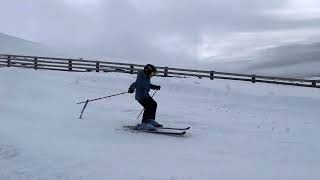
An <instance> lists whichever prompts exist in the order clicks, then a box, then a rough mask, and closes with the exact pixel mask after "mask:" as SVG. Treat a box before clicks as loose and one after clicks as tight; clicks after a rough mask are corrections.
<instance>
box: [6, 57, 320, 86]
mask: <svg viewBox="0 0 320 180" xmlns="http://www.w3.org/2000/svg"><path fill="white" fill-rule="evenodd" d="M0 67H20V68H32V69H35V70H38V69H45V70H55V71H74V72H91V71H94V72H121V73H130V74H136V73H137V72H138V71H140V70H142V69H143V67H144V65H140V64H128V63H118V62H106V61H92V60H83V59H65V58H53V57H39V56H21V55H10V54H0ZM157 68H158V76H162V77H172V76H179V77H190V76H191V77H198V78H209V79H211V80H213V79H226V80H237V81H247V82H252V83H256V82H260V83H271V84H282V85H291V86H300V87H311V88H320V80H306V79H297V78H283V77H272V76H259V75H255V74H238V73H226V72H218V71H205V70H193V69H181V68H171V67H157Z"/></svg>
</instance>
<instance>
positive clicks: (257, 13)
mask: <svg viewBox="0 0 320 180" xmlns="http://www.w3.org/2000/svg"><path fill="white" fill-rule="evenodd" d="M81 1H82V2H85V1H86V0H81ZM291 1H292V0H270V1H265V0H245V1H239V0H224V1H222V0H197V1H191V0H190V1H182V0H180V1H169V0H162V1H161V0H106V1H103V0H101V1H99V0H97V1H95V3H88V4H87V5H81V4H79V2H80V0H75V1H70V0H69V1H67V0H58V1H43V0H33V1H24V2H21V1H18V0H10V1H9V0H3V1H2V2H1V5H2V9H3V10H2V11H1V12H0V21H1V22H2V23H1V25H0V26H2V27H1V28H0V32H5V33H8V34H12V35H15V36H19V37H22V38H26V39H29V40H33V41H38V42H42V43H46V44H49V45H54V46H57V47H60V48H63V49H66V50H68V51H69V52H71V53H72V54H74V55H75V56H89V57H113V58H116V59H124V60H127V61H137V62H138V61H139V62H146V61H151V62H157V64H161V63H162V64H166V65H167V64H169V65H170V64H174V63H177V64H179V63H180V64H181V62H184V63H186V62H187V63H190V64H192V63H194V61H195V60H199V59H201V58H204V56H202V55H201V54H203V52H204V51H207V53H208V54H209V55H207V57H206V58H208V57H210V56H213V57H214V58H216V59H224V58H228V56H229V55H232V56H233V57H237V56H239V55H241V53H252V52H255V48H257V47H263V46H269V45H273V46H279V45H281V44H282V43H283V41H286V40H288V39H290V38H291V39H295V38H294V37H295V36H297V37H299V38H300V39H302V40H305V37H304V36H303V35H301V33H303V32H304V30H301V29H306V31H305V32H309V31H308V29H318V28H319V29H320V26H319V24H320V18H319V17H317V16H315V17H312V18H300V19H299V18H295V17H292V18H288V17H287V16H286V17H284V16H283V15H281V14H277V13H273V12H274V11H276V10H279V9H280V10H281V9H286V8H288V6H289V5H290V2H291ZM86 2H90V1H89V0H88V1H86ZM317 6H318V7H320V6H319V3H317V2H315V7H317ZM294 29H296V30H297V31H296V34H292V33H291V34H290V35H288V36H286V35H283V36H274V34H275V33H278V32H279V31H280V32H286V31H287V30H291V31H292V30H294ZM243 34H246V35H245V36H244V35H243ZM283 34H285V33H283ZM261 35H263V37H261ZM314 36H315V37H318V36H319V34H315V35H314ZM307 37H308V38H310V36H307ZM270 39H272V40H270ZM204 46H205V47H206V46H209V47H210V48H202V47H204ZM211 51H212V52H211ZM210 53H211V54H210ZM215 54H217V55H216V56H214V55H215ZM229 58H230V57H229Z"/></svg>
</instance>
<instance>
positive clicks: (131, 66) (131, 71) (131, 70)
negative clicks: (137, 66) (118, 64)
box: [130, 64, 134, 74]
mask: <svg viewBox="0 0 320 180" xmlns="http://www.w3.org/2000/svg"><path fill="white" fill-rule="evenodd" d="M133 69H134V66H133V65H132V64H131V65H130V74H133Z"/></svg>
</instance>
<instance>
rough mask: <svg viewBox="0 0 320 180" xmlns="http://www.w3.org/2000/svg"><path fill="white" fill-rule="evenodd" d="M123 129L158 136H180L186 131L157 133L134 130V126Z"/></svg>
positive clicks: (158, 131)
mask: <svg viewBox="0 0 320 180" xmlns="http://www.w3.org/2000/svg"><path fill="white" fill-rule="evenodd" d="M123 127H124V128H127V129H125V130H128V131H132V132H143V133H151V134H160V135H172V136H182V135H184V134H186V133H187V132H186V131H162V130H161V129H159V130H157V131H148V130H136V129H134V127H135V126H123Z"/></svg>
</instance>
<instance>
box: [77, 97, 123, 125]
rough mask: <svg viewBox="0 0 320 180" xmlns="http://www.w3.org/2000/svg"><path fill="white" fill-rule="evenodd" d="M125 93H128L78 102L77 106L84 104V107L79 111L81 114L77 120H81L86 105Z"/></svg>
mask: <svg viewBox="0 0 320 180" xmlns="http://www.w3.org/2000/svg"><path fill="white" fill-rule="evenodd" d="M126 93H128V92H123V93H119V94H114V95H110V96H105V97H100V98H95V99H87V100H86V101H82V102H78V103H77V104H83V103H85V104H84V106H83V108H82V110H81V114H80V117H79V119H81V118H82V114H83V112H84V110H85V109H86V107H87V105H88V103H89V102H92V101H97V100H100V99H105V98H109V97H113V96H119V95H121V94H126Z"/></svg>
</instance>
